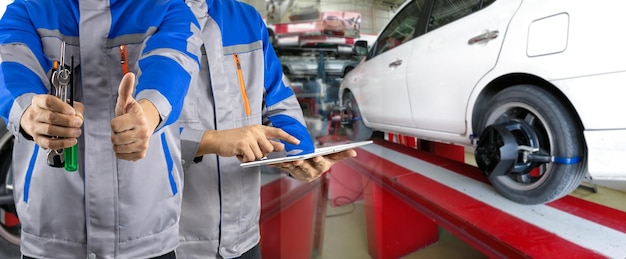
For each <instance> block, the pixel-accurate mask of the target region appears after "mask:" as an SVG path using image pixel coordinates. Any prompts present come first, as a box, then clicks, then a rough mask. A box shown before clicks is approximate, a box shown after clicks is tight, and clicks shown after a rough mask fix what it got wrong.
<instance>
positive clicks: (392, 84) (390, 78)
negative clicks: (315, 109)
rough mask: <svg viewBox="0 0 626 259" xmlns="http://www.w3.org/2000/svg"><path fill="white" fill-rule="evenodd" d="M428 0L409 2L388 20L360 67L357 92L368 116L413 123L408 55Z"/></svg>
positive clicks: (373, 119)
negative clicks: (407, 79)
mask: <svg viewBox="0 0 626 259" xmlns="http://www.w3.org/2000/svg"><path fill="white" fill-rule="evenodd" d="M424 2H426V0H415V1H411V2H410V3H409V4H406V5H405V6H404V7H403V8H402V9H401V10H400V11H399V12H398V13H397V14H396V15H395V16H394V18H393V19H392V20H391V21H390V22H389V23H388V25H387V27H386V28H385V29H384V30H383V31H382V32H381V33H380V35H379V36H378V38H377V40H376V42H375V43H374V45H373V46H372V49H371V50H370V53H369V55H368V59H367V60H366V61H365V62H364V63H363V64H361V65H360V66H359V68H357V69H358V71H356V72H357V73H356V75H355V77H353V78H351V79H349V80H356V81H359V82H358V86H359V87H358V88H359V89H358V93H356V92H355V94H356V96H355V97H356V98H357V100H358V104H359V109H360V110H361V113H362V114H363V116H364V117H365V119H366V120H367V121H368V122H370V123H374V124H384V125H385V127H388V126H406V127H412V126H414V124H413V120H412V119H411V115H410V111H411V104H410V100H409V97H408V89H407V84H406V82H407V81H406V72H407V63H406V58H407V57H408V56H409V54H410V53H411V49H412V45H411V44H407V43H408V42H409V41H410V40H411V39H412V38H413V37H414V35H415V29H416V27H417V24H418V18H419V13H420V11H421V10H422V9H423V8H422V7H423V6H424V4H423V3H424Z"/></svg>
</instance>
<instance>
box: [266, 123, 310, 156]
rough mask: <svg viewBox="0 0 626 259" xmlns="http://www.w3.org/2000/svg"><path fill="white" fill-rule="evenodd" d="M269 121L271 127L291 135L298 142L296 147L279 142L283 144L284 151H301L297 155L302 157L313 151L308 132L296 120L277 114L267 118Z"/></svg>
mask: <svg viewBox="0 0 626 259" xmlns="http://www.w3.org/2000/svg"><path fill="white" fill-rule="evenodd" d="M269 119H270V121H271V122H272V126H274V127H276V128H280V129H282V130H284V131H285V132H287V133H289V135H292V136H294V137H296V138H297V139H299V140H300V144H298V145H294V144H290V143H287V142H285V141H283V140H281V141H280V142H282V143H283V144H285V150H286V151H287V152H289V151H291V150H294V149H301V150H302V152H301V153H299V154H298V155H304V154H308V153H313V151H315V145H314V144H313V139H312V138H311V135H310V134H309V131H308V130H307V128H306V127H305V126H304V125H302V123H300V122H299V121H298V120H296V119H294V118H292V117H290V116H287V115H284V114H277V115H274V116H271V117H269Z"/></svg>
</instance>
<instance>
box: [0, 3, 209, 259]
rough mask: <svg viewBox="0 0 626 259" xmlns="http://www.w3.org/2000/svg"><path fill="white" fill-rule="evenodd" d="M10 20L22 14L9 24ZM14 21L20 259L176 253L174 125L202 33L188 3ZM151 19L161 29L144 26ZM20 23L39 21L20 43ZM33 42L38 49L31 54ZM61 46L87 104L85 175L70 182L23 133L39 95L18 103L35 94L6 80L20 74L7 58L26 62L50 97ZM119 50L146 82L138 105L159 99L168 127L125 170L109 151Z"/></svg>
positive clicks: (105, 6)
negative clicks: (23, 124)
mask: <svg viewBox="0 0 626 259" xmlns="http://www.w3.org/2000/svg"><path fill="white" fill-rule="evenodd" d="M7 13H10V14H15V15H13V16H11V15H9V16H10V17H9V18H7ZM7 13H5V17H3V20H2V23H1V25H0V27H1V32H2V33H7V35H9V33H10V34H11V35H13V34H14V35H17V36H16V37H12V36H9V37H3V38H2V40H3V42H2V43H1V44H0V54H1V55H2V73H4V75H5V76H4V77H3V78H4V81H3V82H2V90H3V91H1V92H2V94H7V93H8V94H7V96H9V95H10V96H9V97H6V98H14V100H13V101H12V102H11V103H3V107H4V105H8V106H10V113H9V114H8V116H6V114H3V117H8V118H9V120H8V122H9V123H7V124H8V125H10V126H9V129H10V130H11V131H12V132H13V134H14V135H15V146H14V152H13V154H14V157H13V173H14V176H15V177H14V179H15V192H14V195H15V200H16V207H17V211H18V215H19V217H20V221H21V223H22V243H21V251H22V253H23V254H24V255H27V256H30V257H34V258H150V257H157V256H161V255H163V254H166V253H168V252H170V251H173V250H174V249H175V248H176V247H177V245H178V222H179V217H180V205H181V199H182V197H181V195H182V189H183V175H182V165H181V163H180V160H181V153H180V131H179V127H178V125H177V124H175V123H173V121H175V120H176V118H178V114H179V112H180V109H181V107H180V106H179V105H178V104H177V103H182V99H183V98H180V97H177V96H178V95H181V96H184V94H185V93H186V90H187V87H188V85H189V82H190V78H191V77H195V76H197V75H196V74H197V70H198V68H199V65H198V56H199V55H200V53H199V46H200V42H199V38H197V36H198V35H195V36H194V34H193V33H194V29H193V28H195V32H196V33H197V32H198V27H197V23H196V20H195V19H194V17H193V15H192V14H191V12H190V11H189V9H188V8H187V7H186V6H185V5H184V3H183V2H182V1H180V2H178V1H153V0H145V1H137V2H133V1H119V0H117V1H116V0H111V1H97V0H90V1H82V0H81V1H80V2H79V1H23V0H18V1H16V2H15V5H14V6H13V7H10V8H9V9H7ZM29 15H30V17H29ZM73 15H74V16H73ZM144 15H147V16H149V17H151V19H152V20H150V21H148V20H142V17H143V16H144ZM116 16H119V17H124V19H123V20H120V19H116V18H117V17H116ZM172 17H175V19H174V18H172ZM13 18H15V21H18V22H20V21H23V20H27V19H30V20H31V23H32V26H34V27H35V28H33V33H30V34H25V35H26V36H24V37H23V38H24V39H25V40H24V43H16V41H14V40H17V41H19V40H20V39H19V38H18V36H19V37H22V35H21V34H20V33H22V32H23V31H15V30H14V29H13V27H12V26H14V24H12V23H9V21H10V22H14V21H13V20H8V19H13ZM152 23H154V25H153V24H152ZM159 24H160V25H163V27H157V25H159ZM21 26H22V27H20V28H19V29H20V30H24V31H25V30H27V29H30V28H29V27H28V24H25V25H21ZM55 26H56V27H55ZM2 35H3V36H4V35H5V34H2ZM78 35H80V37H79V36H78ZM31 36H33V37H34V39H33V38H29V37H31ZM14 38H17V39H14ZM35 39H36V40H39V41H41V44H32V45H29V44H31V43H33V42H37V41H36V40H35ZM166 39H167V40H166ZM62 40H63V41H65V42H67V49H66V57H70V56H73V57H74V62H75V64H74V66H75V68H76V72H75V76H76V77H77V78H75V83H76V87H77V88H78V89H80V90H79V91H78V92H79V93H80V94H79V98H78V99H80V100H81V102H83V103H84V104H85V112H84V118H85V120H84V124H83V135H82V136H81V138H80V139H79V158H80V161H79V170H78V171H77V172H73V173H70V172H66V171H65V170H64V169H63V168H53V167H50V166H48V165H47V163H46V157H47V155H46V150H44V149H42V148H40V147H39V146H38V145H36V144H35V143H34V142H32V141H30V140H28V139H27V138H26V136H24V135H22V134H21V133H20V131H19V123H20V122H19V121H20V117H21V115H22V114H23V113H24V110H25V109H26V108H27V107H28V105H29V104H30V102H31V100H32V98H33V96H34V95H35V94H34V93H25V94H20V92H21V91H24V89H25V88H26V87H31V86H32V85H30V84H25V85H20V84H21V82H17V81H16V80H9V79H10V78H9V77H10V76H7V75H10V74H11V69H12V68H13V67H16V66H13V64H14V62H13V60H9V61H11V62H9V61H7V59H10V58H13V57H15V56H16V55H23V58H15V62H21V63H22V64H25V65H24V66H19V67H18V68H17V69H23V71H20V72H21V73H24V75H30V74H28V73H32V75H34V76H32V77H29V78H31V79H32V78H35V79H34V80H39V81H36V84H37V85H36V86H37V87H38V88H34V90H32V91H33V92H38V94H44V93H46V92H47V89H48V88H49V87H50V85H49V81H48V78H49V77H50V74H51V73H52V71H51V69H50V63H51V60H58V59H59V55H60V46H61V41H62ZM120 45H126V48H127V50H128V56H127V60H125V62H128V64H129V68H130V71H131V72H134V73H136V74H137V80H138V82H137V92H136V96H135V98H136V99H137V100H139V99H143V98H145V99H148V100H150V101H151V102H152V103H153V104H154V105H155V106H156V107H157V109H158V111H159V114H160V115H161V119H162V124H161V125H159V127H158V128H157V130H156V131H155V132H154V134H153V135H152V137H151V139H150V143H149V149H148V151H147V154H146V157H145V158H144V159H141V160H138V161H136V162H130V161H125V160H119V159H117V158H116V157H115V153H114V152H113V149H112V144H111V124H110V122H111V120H112V119H113V118H114V117H115V112H114V108H115V103H116V98H117V88H118V85H119V83H120V80H121V78H122V66H121V60H120V51H119V46H120ZM16 47H17V49H14V48H16ZM39 48H41V49H39ZM12 50H13V51H12ZM39 54H41V56H38V55H39ZM37 61H39V63H38V62H37ZM29 62H30V63H29ZM67 65H69V60H68V63H67ZM159 67H160V68H159ZM24 68H25V69H24ZM17 69H16V70H17ZM159 69H165V70H166V72H170V75H167V77H163V78H156V79H155V78H152V77H153V76H154V75H155V74H156V75H158V73H165V72H163V71H157V70H159ZM184 78H188V80H186V81H185V80H184ZM155 80H156V81H157V82H159V83H155ZM3 98H5V96H3ZM5 100H6V99H5ZM3 110H4V109H3Z"/></svg>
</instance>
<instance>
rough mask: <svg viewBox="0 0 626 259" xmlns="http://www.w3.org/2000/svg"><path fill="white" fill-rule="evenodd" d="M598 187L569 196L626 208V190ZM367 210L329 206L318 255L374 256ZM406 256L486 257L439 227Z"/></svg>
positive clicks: (360, 205) (328, 258) (331, 258)
mask: <svg viewBox="0 0 626 259" xmlns="http://www.w3.org/2000/svg"><path fill="white" fill-rule="evenodd" d="M466 161H467V162H468V163H470V164H472V163H473V161H474V159H473V156H472V154H467V156H466ZM597 188H598V192H597V193H594V192H592V191H590V190H589V189H588V188H579V189H576V190H575V191H574V192H572V193H571V194H570V195H572V196H576V197H578V198H582V199H585V200H588V201H591V202H595V203H599V204H602V205H604V206H607V207H611V208H614V209H617V210H621V211H626V203H625V202H624V200H626V192H623V191H617V190H613V189H609V188H605V187H600V186H598V187H597ZM364 209H365V208H364V205H363V203H362V201H359V202H355V203H353V204H348V205H343V206H341V207H332V206H328V208H327V213H326V214H327V218H326V223H325V231H324V244H323V248H322V249H323V250H322V253H321V256H320V257H319V258H321V259H334V258H346V259H364V258H371V257H370V255H369V254H368V244H367V229H366V223H365V211H364ZM403 258H404V259H419V258H429V259H430V258H468V259H473V258H487V257H486V256H484V255H482V254H481V253H480V252H478V251H476V250H475V249H474V248H473V247H471V246H469V245H467V244H466V243H464V242H463V241H461V240H460V239H458V238H456V237H455V236H454V235H452V234H450V233H449V232H447V231H445V230H444V229H442V228H441V227H440V228H439V241H438V242H437V243H435V244H433V245H431V246H429V247H426V248H424V249H421V250H419V251H416V252H414V253H411V254H409V255H407V256H405V257H403Z"/></svg>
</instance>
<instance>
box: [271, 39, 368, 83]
mask: <svg viewBox="0 0 626 259" xmlns="http://www.w3.org/2000/svg"><path fill="white" fill-rule="evenodd" d="M276 53H277V55H278V57H279V59H280V63H281V64H282V68H283V72H284V73H285V74H286V75H288V76H289V77H290V78H291V79H296V78H301V77H322V76H329V77H338V78H343V77H344V76H345V75H346V74H347V73H348V72H350V70H352V69H354V68H355V67H356V66H357V65H358V64H359V62H360V60H361V59H362V58H363V56H362V55H358V54H356V53H354V52H353V47H352V46H351V45H342V44H314V45H310V46H309V45H307V46H280V47H278V48H276ZM320 65H321V66H323V68H320Z"/></svg>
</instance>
